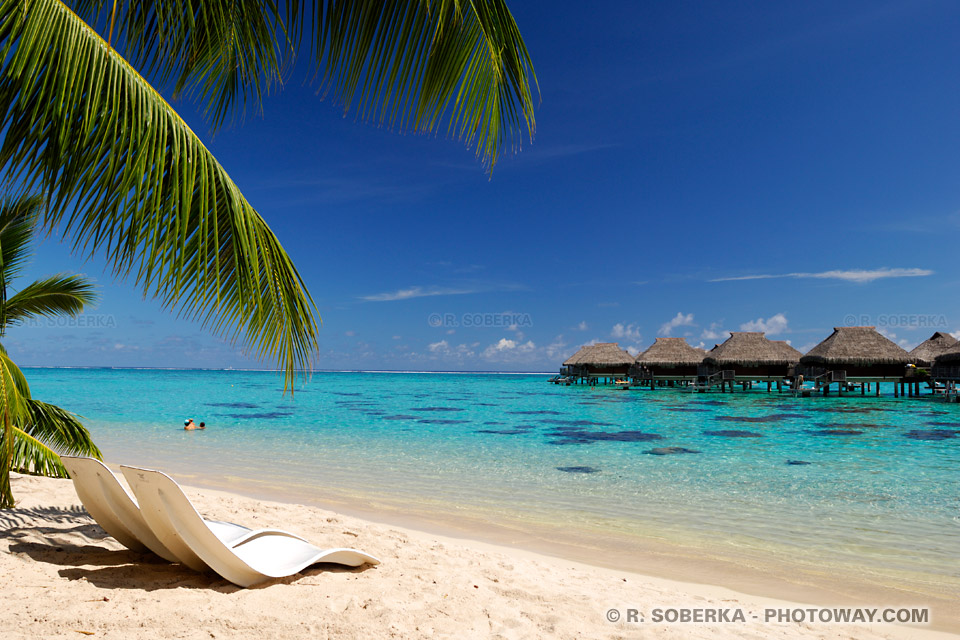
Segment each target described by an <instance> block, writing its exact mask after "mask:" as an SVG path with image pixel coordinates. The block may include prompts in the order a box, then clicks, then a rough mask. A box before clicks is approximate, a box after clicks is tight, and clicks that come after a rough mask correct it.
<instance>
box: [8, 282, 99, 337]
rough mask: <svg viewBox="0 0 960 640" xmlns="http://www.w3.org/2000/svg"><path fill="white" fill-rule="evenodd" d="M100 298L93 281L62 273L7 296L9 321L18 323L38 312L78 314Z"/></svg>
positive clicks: (56, 314) (46, 313) (48, 314)
mask: <svg viewBox="0 0 960 640" xmlns="http://www.w3.org/2000/svg"><path fill="white" fill-rule="evenodd" d="M96 300H97V295H96V293H95V292H94V288H93V283H92V282H91V281H89V280H87V279H86V278H84V277H82V276H77V275H68V274H62V273H61V274H58V275H55V276H49V277H47V278H44V279H42V280H37V281H36V282H32V283H30V284H29V285H27V286H26V287H24V288H23V289H21V290H20V291H18V292H17V293H16V294H14V295H13V296H11V297H10V298H9V299H7V303H6V305H5V308H4V312H5V316H6V318H5V322H6V324H7V325H17V324H21V323H22V322H23V321H25V320H27V319H28V318H32V317H36V316H77V315H80V314H81V313H83V309H84V307H85V306H87V305H91V304H93V303H94V302H96ZM5 326H6V325H4V326H3V327H0V331H2V330H3V329H4V328H5Z"/></svg>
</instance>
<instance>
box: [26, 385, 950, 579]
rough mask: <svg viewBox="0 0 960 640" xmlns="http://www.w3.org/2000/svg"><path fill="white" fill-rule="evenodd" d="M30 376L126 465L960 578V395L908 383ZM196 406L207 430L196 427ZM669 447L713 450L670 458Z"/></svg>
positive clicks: (584, 537)
mask: <svg viewBox="0 0 960 640" xmlns="http://www.w3.org/2000/svg"><path fill="white" fill-rule="evenodd" d="M27 375H28V379H29V381H30V384H31V389H32V391H33V395H34V397H36V398H39V399H42V400H45V401H48V402H53V403H56V404H58V405H60V406H63V407H65V408H67V409H69V410H71V411H73V412H75V413H78V414H80V415H82V416H83V417H84V418H85V422H86V424H87V425H88V426H89V428H90V430H91V432H92V433H93V435H94V437H95V440H96V442H97V443H98V444H99V445H100V447H101V448H102V450H103V452H104V456H105V459H106V460H107V461H109V462H112V463H128V464H135V465H141V466H151V467H157V468H160V469H163V470H167V471H169V472H170V473H171V474H173V475H175V476H177V477H179V478H180V479H181V480H182V481H183V482H186V483H193V484H199V485H206V486H215V487H223V488H228V489H231V490H235V491H238V492H241V493H248V494H251V495H257V496H267V497H277V496H283V499H284V500H287V501H295V502H306V503H314V504H330V505H335V508H336V505H340V506H343V505H355V506H356V505H364V506H365V507H367V508H368V511H369V512H376V513H381V514H386V515H390V514H393V515H395V516H399V515H400V514H403V515H404V516H405V517H406V518H407V519H408V520H412V521H413V522H414V524H416V523H417V522H418V518H421V519H422V520H423V522H447V523H451V524H452V525H453V528H454V529H459V530H460V531H466V532H468V534H469V533H470V532H471V531H473V530H474V529H475V530H476V531H481V530H484V529H486V528H489V529H491V530H494V529H496V530H498V531H499V532H500V534H499V535H500V539H501V540H505V541H510V540H522V539H525V538H524V537H523V536H524V535H526V536H527V538H526V539H527V540H528V541H532V543H533V546H536V544H535V543H536V541H549V540H551V539H557V540H559V539H563V540H566V541H567V543H568V546H567V547H566V548H568V549H570V548H575V547H576V546H577V540H580V541H582V542H583V544H584V545H586V546H589V547H590V548H591V549H600V550H601V551H602V550H603V548H604V546H605V545H606V546H608V547H609V548H610V549H613V548H618V549H620V550H621V551H622V550H623V549H626V550H627V552H628V553H626V555H627V556H628V555H629V551H630V549H632V548H633V547H631V542H630V541H635V542H637V545H638V546H637V547H636V548H637V549H640V548H641V547H643V548H647V549H649V548H653V547H651V546H650V543H651V542H652V543H655V544H659V543H663V544H668V545H676V546H677V548H679V549H684V550H686V551H685V553H686V555H687V557H696V556H697V553H700V552H702V553H704V554H709V555H714V556H716V557H720V558H727V559H732V560H733V561H737V558H742V559H748V560H745V561H744V562H747V563H750V562H760V561H758V560H757V558H768V559H773V560H774V561H776V562H780V561H783V562H786V563H788V564H789V565H790V566H792V567H794V568H793V569H790V570H789V571H787V572H786V573H787V574H789V573H791V572H793V571H795V570H799V571H800V573H803V572H804V571H806V572H807V574H808V575H807V578H809V579H810V580H812V581H814V582H815V576H816V575H819V576H821V577H824V576H829V575H831V574H834V573H836V572H843V573H844V574H850V575H855V576H857V577H859V578H862V579H863V580H864V581H865V583H868V584H882V585H888V586H890V585H892V586H895V587H898V588H901V587H902V588H906V589H907V591H908V592H909V593H916V594H927V595H930V596H936V597H943V596H947V597H956V596H957V595H960V587H958V585H960V561H958V558H960V405H956V404H945V403H941V402H935V401H933V400H931V399H908V398H893V397H892V391H893V389H892V386H891V387H890V388H889V389H887V391H889V392H890V394H891V396H884V397H880V398H874V397H866V398H861V397H848V398H837V397H830V398H804V399H797V398H793V397H792V396H788V395H777V394H776V393H772V394H768V393H766V392H763V391H759V392H758V391H752V392H748V393H734V394H719V393H710V394H695V393H688V392H685V391H680V390H656V391H650V390H630V391H618V390H615V389H612V388H588V387H558V386H554V385H550V384H548V383H547V381H546V379H547V376H545V375H506V374H504V375H484V374H421V373H318V374H315V375H313V377H312V378H311V380H310V382H309V383H308V384H307V385H306V386H303V387H302V388H298V390H297V392H296V394H295V396H294V397H293V398H291V397H290V396H289V395H283V393H282V390H283V389H282V387H283V384H282V378H281V377H280V376H279V375H278V374H276V373H273V372H251V371H192V370H191V371H169V370H114V369H31V370H29V371H27ZM187 417H191V418H193V419H194V420H196V421H197V422H198V423H199V422H200V421H204V422H206V423H207V425H208V428H207V430H206V431H203V432H184V431H183V429H182V424H183V420H184V419H185V418H187ZM666 447H681V448H684V449H687V450H690V451H696V452H698V453H680V454H670V455H652V454H650V453H648V452H649V451H652V450H654V449H655V448H666ZM803 463H809V464H803ZM476 535H477V536H478V537H481V534H479V533H477V534H476ZM644 544H646V546H645V547H644ZM691 550H693V551H694V552H693V554H692V556H691V555H690V552H691ZM638 553H639V552H638ZM610 557H611V558H615V557H616V556H615V555H614V556H610ZM607 564H614V565H617V564H618V561H614V560H610V561H608V562H607ZM627 564H629V563H627ZM761 564H762V562H761ZM797 567H798V568H799V569H796V568H797ZM628 568H633V569H641V570H642V568H643V567H642V563H641V565H640V566H629V567H628ZM807 578H805V579H807Z"/></svg>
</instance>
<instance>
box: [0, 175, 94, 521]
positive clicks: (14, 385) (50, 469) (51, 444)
mask: <svg viewBox="0 0 960 640" xmlns="http://www.w3.org/2000/svg"><path fill="white" fill-rule="evenodd" d="M41 206H42V201H41V200H40V199H39V198H37V197H35V196H25V195H22V194H19V195H9V196H7V197H6V198H5V199H4V200H3V201H2V202H0V261H2V262H0V318H2V323H0V336H2V335H4V333H5V331H6V329H7V327H8V326H10V325H14V324H19V323H21V322H23V321H25V320H28V319H30V318H33V317H41V316H77V315H79V314H80V313H82V312H83V309H84V307H85V306H87V305H89V304H91V303H92V302H93V301H94V300H95V299H96V296H95V295H94V292H93V283H91V282H90V281H88V280H86V279H85V278H83V277H81V276H75V275H58V276H53V277H50V278H44V279H42V280H38V281H36V282H33V283H31V284H29V285H27V286H26V287H25V288H23V289H21V290H20V291H19V292H17V293H16V294H15V295H13V296H11V297H8V296H7V286H8V285H9V283H10V281H11V280H12V279H13V276H15V275H17V274H19V273H20V270H21V267H22V265H23V263H24V262H25V261H26V259H27V258H28V257H29V256H30V244H29V242H30V239H31V237H32V235H33V231H34V226H35V225H36V223H37V220H38V215H39V211H40V207H41ZM0 421H2V424H0V508H4V509H6V508H10V507H13V505H14V499H13V491H12V490H11V487H10V472H11V471H13V470H20V471H26V472H28V473H37V474H41V475H46V476H53V477H58V478H65V477H67V474H66V470H65V469H64V468H63V465H62V464H61V462H60V456H59V455H58V454H59V453H71V454H76V455H87V456H94V457H97V458H99V457H100V451H99V450H98V449H97V447H96V445H95V444H94V443H93V441H92V440H91V438H90V433H89V432H88V431H87V429H86V428H85V427H84V426H83V425H82V424H81V423H80V421H79V420H78V419H77V417H76V416H74V415H73V414H72V413H70V412H68V411H64V410H63V409H61V408H60V407H56V406H54V405H52V404H47V403H45V402H40V401H39V400H34V399H33V398H32V397H31V395H30V386H29V385H28V384H27V379H26V378H25V377H24V375H23V372H22V371H21V370H20V368H19V367H17V365H16V364H15V363H14V362H13V361H12V360H11V359H10V357H9V356H8V355H7V351H6V349H4V348H3V345H2V344H0Z"/></svg>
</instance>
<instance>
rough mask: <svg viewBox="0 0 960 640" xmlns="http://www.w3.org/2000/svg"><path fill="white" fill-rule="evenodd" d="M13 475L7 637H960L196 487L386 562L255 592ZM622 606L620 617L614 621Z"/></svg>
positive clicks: (3, 532)
mask: <svg viewBox="0 0 960 640" xmlns="http://www.w3.org/2000/svg"><path fill="white" fill-rule="evenodd" d="M13 482H14V492H15V495H16V496H17V498H18V500H19V504H18V507H17V508H16V509H15V510H12V511H5V512H0V601H2V602H3V603H4V612H3V615H0V637H2V638H4V639H10V640H12V639H19V638H31V639H32V638H78V637H84V636H87V635H90V636H93V637H102V638H117V639H120V638H124V639H131V638H144V639H146V638H157V637H163V638H311V639H315V638H376V637H389V638H416V637H471V638H472V637H478V638H479V637H482V638H546V637H549V638H625V637H639V636H640V635H641V634H642V635H643V637H656V638H717V637H729V638H744V637H746V638H794V637H796V638H930V639H935V638H942V639H946V638H960V636H957V635H951V634H946V633H941V632H937V631H932V630H930V628H929V627H903V626H896V625H883V624H875V625H854V624H848V625H829V624H821V623H816V624H808V623H805V624H796V623H775V622H769V623H765V622H763V616H764V610H765V609H768V608H781V609H782V608H790V607H803V606H804V605H798V604H794V603H789V602H785V601H780V600H772V599H765V598H760V597H757V596H749V595H744V594H740V593H737V592H734V591H730V590H727V589H723V588H720V587H713V586H706V585H697V584H691V583H682V582H674V581H670V580H665V579H661V578H652V577H648V576H644V575H640V574H636V573H626V572H620V571H615V570H612V569H605V568H599V567H594V566H588V565H584V564H579V563H575V562H571V561H567V560H562V559H558V558H553V557H549V556H541V555H537V554H534V553H530V552H525V551H518V550H514V549H510V548H507V547H497V546H493V545H489V544H485V543H481V542H473V541H469V540H460V539H453V538H445V537H443V536H438V535H434V534H428V533H423V532H418V531H413V530H409V529H404V528H401V527H394V526H388V525H383V524H377V523H373V522H369V521H366V520H362V519H359V518H354V517H347V516H342V515H339V514H337V513H334V512H332V511H327V510H324V509H319V508H315V507H304V506H298V505H291V504H282V503H277V502H266V501H259V500H254V499H251V498H246V497H241V496H238V495H233V494H230V493H225V492H220V491H212V490H207V489H204V490H195V489H189V488H188V489H187V493H188V494H189V495H190V497H191V499H192V500H193V501H194V504H195V505H196V506H197V508H198V509H199V510H200V511H201V513H203V514H204V515H205V516H207V517H210V518H215V519H222V520H230V521H234V522H238V523H241V524H245V525H247V526H251V527H282V528H285V529H288V530H290V531H293V532H296V533H299V534H301V535H303V536H304V537H306V538H307V539H308V540H311V541H312V542H314V543H315V544H318V545H320V546H326V547H338V546H347V547H355V548H359V549H362V550H364V551H367V552H369V553H372V554H374V555H375V556H378V557H379V558H381V560H383V564H381V565H380V566H378V567H375V568H374V567H366V568H361V569H356V570H343V569H339V568H333V567H330V566H324V565H319V566H316V567H313V568H311V569H308V570H307V571H305V572H304V573H302V574H299V575H297V576H293V577H292V578H288V579H284V580H277V581H274V582H271V583H267V584H266V585H264V586H261V587H258V588H254V589H246V590H244V589H238V588H237V587H235V586H233V585H232V584H230V583H228V582H227V581H225V580H223V579H220V578H219V577H218V576H216V575H213V574H199V573H195V572H193V571H190V570H189V569H187V568H185V567H182V566H180V565H171V564H168V563H165V562H163V561H162V560H159V559H157V558H153V557H148V556H143V555H139V554H135V553H132V552H130V551H128V550H126V549H125V548H124V547H122V546H121V545H120V544H119V543H117V542H116V541H114V540H113V539H112V538H109V537H107V536H106V534H105V533H104V532H103V530H102V529H100V527H98V526H97V525H96V523H95V522H94V521H93V519H92V518H90V516H89V515H87V513H86V511H84V510H83V508H82V507H81V506H80V503H79V501H78V499H77V496H76V494H75V493H74V490H73V485H72V483H71V482H70V481H69V480H51V479H46V478H34V477H27V476H15V477H14V480H13ZM843 604H844V603H842V602H837V603H835V604H834V605H833V606H843ZM876 604H878V605H883V604H884V603H876ZM918 604H920V605H922V603H918ZM628 608H633V609H637V610H638V611H639V615H644V616H648V617H649V616H652V615H653V612H654V610H655V609H657V608H659V609H663V610H667V609H681V608H699V609H724V610H727V611H728V615H735V614H734V613H733V612H734V611H735V610H738V609H739V610H741V611H742V612H743V614H744V616H745V617H746V622H743V623H740V622H730V623H724V624H717V623H714V624H698V623H687V624H683V623H673V624H668V623H665V622H661V623H651V622H649V621H647V622H645V623H644V624H635V623H630V624H628V623H625V622H624V621H623V618H625V616H626V614H627V609H628ZM611 609H616V610H617V611H618V612H620V614H621V616H622V619H621V621H620V622H617V623H611V622H608V621H607V619H606V615H607V612H608V611H609V610H611ZM933 615H934V616H935V615H936V611H934V612H933ZM753 616H758V617H759V620H754V619H753Z"/></svg>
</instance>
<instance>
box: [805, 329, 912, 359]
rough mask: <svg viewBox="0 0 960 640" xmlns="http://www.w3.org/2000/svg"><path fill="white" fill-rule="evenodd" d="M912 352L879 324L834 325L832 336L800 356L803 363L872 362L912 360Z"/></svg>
mask: <svg viewBox="0 0 960 640" xmlns="http://www.w3.org/2000/svg"><path fill="white" fill-rule="evenodd" d="M912 361H913V360H912V358H911V357H910V354H909V353H907V352H906V351H904V350H903V349H901V348H900V347H899V346H897V345H896V344H894V342H893V341H892V340H889V339H888V338H885V337H884V336H882V335H880V334H879V333H878V332H877V329H876V327H834V329H833V333H831V334H830V336H829V337H828V338H827V339H826V340H824V341H823V342H821V343H820V344H818V345H817V346H815V347H814V348H813V349H810V351H809V352H807V355H805V356H803V358H801V359H800V362H802V363H803V364H819V365H843V364H847V365H871V364H902V365H907V364H909V363H910V362H912Z"/></svg>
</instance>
